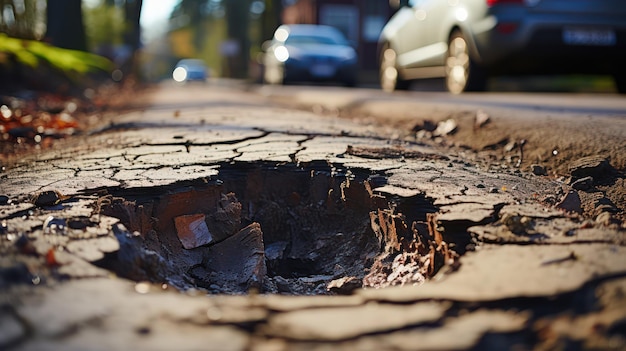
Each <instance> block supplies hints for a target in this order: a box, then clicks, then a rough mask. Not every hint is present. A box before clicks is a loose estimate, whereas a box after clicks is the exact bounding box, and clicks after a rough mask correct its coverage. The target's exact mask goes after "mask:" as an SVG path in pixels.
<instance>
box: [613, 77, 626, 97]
mask: <svg viewBox="0 0 626 351" xmlns="http://www.w3.org/2000/svg"><path fill="white" fill-rule="evenodd" d="M613 80H614V81H615V87H616V88H617V92H618V93H620V94H626V73H618V74H615V75H613Z"/></svg>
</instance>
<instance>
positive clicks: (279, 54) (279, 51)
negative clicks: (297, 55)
mask: <svg viewBox="0 0 626 351" xmlns="http://www.w3.org/2000/svg"><path fill="white" fill-rule="evenodd" d="M274 56H275V57H276V59H277V60H278V61H279V62H285V61H287V60H289V50H287V48H286V47H284V46H279V47H277V48H276V49H274Z"/></svg>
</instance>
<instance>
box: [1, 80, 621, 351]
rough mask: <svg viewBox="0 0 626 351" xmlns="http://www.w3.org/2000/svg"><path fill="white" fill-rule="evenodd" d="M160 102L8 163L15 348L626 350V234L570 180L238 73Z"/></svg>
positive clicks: (9, 287) (10, 332) (6, 300)
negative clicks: (307, 103)
mask: <svg viewBox="0 0 626 351" xmlns="http://www.w3.org/2000/svg"><path fill="white" fill-rule="evenodd" d="M154 94H155V95H154V96H153V97H152V100H153V105H152V107H150V108H148V109H146V110H144V111H136V112H132V113H128V114H126V115H122V116H119V117H116V118H115V119H114V120H113V122H114V123H112V124H110V125H107V126H106V127H104V128H102V129H101V130H98V131H94V132H93V133H91V134H89V135H85V136H83V137H79V138H75V139H73V140H69V141H67V142H66V143H65V144H64V145H63V148H59V149H55V150H53V151H50V152H46V153H41V154H37V155H32V156H29V157H26V158H24V159H23V160H21V161H20V162H19V163H17V164H16V165H13V166H11V167H8V168H7V169H6V170H3V172H2V173H0V176H1V180H0V195H5V196H6V200H5V201H4V203H1V204H0V221H1V223H2V227H1V228H0V233H1V235H0V252H1V253H2V254H1V255H0V303H1V308H0V330H1V331H2V332H0V349H7V350H61V349H63V350H128V349H133V350H220V351H221V350H255V351H256V350H436V349H442V350H443V349H445V350H452V349H476V350H502V349H511V348H515V347H519V348H521V349H614V350H619V349H624V348H625V347H626V336H625V334H624V321H625V320H626V295H625V294H624V291H626V260H624V257H625V255H626V241H625V239H624V238H625V236H624V232H623V230H620V229H618V228H614V227H610V226H605V225H604V224H603V223H596V222H590V221H581V220H580V219H579V218H578V217H577V216H573V215H571V214H568V213H567V212H566V211H564V210H562V209H559V208H557V207H546V206H545V205H543V204H542V203H541V200H544V199H545V198H546V197H553V198H555V199H557V200H559V201H560V200H561V199H564V200H567V196H568V194H569V193H570V190H571V189H570V188H569V186H566V185H565V184H561V183H557V182H554V181H550V180H543V179H542V178H538V177H533V176H532V175H527V174H523V173H515V172H502V173H487V172H484V171H481V170H480V169H479V168H477V167H475V166H474V165H472V164H471V163H468V162H466V161H465V160H462V159H458V158H455V157H453V156H450V155H446V154H442V153H441V152H440V151H436V150H434V149H432V148H430V147H428V146H425V145H421V144H416V143H411V142H402V141H397V140H396V141H391V139H390V135H388V134H386V133H387V131H383V132H380V131H377V130H373V129H372V128H371V127H368V126H365V125H359V124H355V123H353V122H351V121H349V120H346V119H340V118H335V117H331V116H319V115H314V114H312V113H309V112H306V111H298V110H291V109H286V108H281V107H277V106H275V105H271V104H269V103H268V102H267V101H266V99H265V98H264V97H263V96H260V95H256V94H253V93H247V92H243V91H242V90H241V89H237V88H234V87H210V86H200V85H198V86H185V87H174V86H164V87H163V88H162V89H161V90H159V91H157V92H155V93H154ZM229 194H230V195H229ZM557 202H558V201H557ZM566 206H567V203H565V202H561V207H565V208H567V207H566ZM189 216H191V217H189ZM199 219H200V220H199ZM190 223H192V224H190ZM186 240H187V241H186ZM186 243H187V244H188V245H189V246H187V244H186ZM122 277H126V278H130V279H125V278H122ZM424 279H426V280H427V281H426V282H422V281H423V280H424ZM402 284H404V286H400V285H402ZM387 286H388V287H387ZM376 287H381V288H378V289H377V288H376ZM382 287H384V288H382ZM179 290H184V291H183V292H180V291H179ZM301 294H307V295H306V296H296V295H301ZM327 294H330V295H327Z"/></svg>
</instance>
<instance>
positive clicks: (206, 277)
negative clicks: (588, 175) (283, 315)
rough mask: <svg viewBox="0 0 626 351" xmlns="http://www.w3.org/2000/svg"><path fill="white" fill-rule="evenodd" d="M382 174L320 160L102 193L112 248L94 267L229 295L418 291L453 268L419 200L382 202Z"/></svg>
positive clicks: (228, 169) (234, 168)
mask: <svg viewBox="0 0 626 351" xmlns="http://www.w3.org/2000/svg"><path fill="white" fill-rule="evenodd" d="M385 182H386V178H385V176H384V174H376V173H374V172H372V171H370V170H363V169H351V170H346V169H337V168H335V167H333V166H331V165H328V164H326V163H318V164H308V165H306V166H303V165H295V164H282V165H276V164H267V163H260V162H257V163H228V164H222V165H220V168H219V175H218V176H215V177H214V178H212V179H199V180H197V181H194V182H186V183H184V184H177V185H175V186H169V187H154V188H143V189H134V190H119V189H117V190H116V189H109V190H108V194H107V195H105V196H102V197H101V198H100V201H99V208H100V211H101V213H102V214H105V215H109V216H112V217H116V218H119V219H120V222H121V223H122V224H123V226H116V227H115V228H114V232H115V235H116V237H117V238H118V240H119V241H120V250H119V251H118V252H115V253H111V254H107V255H106V256H105V258H104V259H102V260H100V261H99V262H97V264H98V265H99V266H101V267H104V268H107V269H109V270H112V271H114V272H115V273H117V274H118V275H120V276H123V277H126V278H129V279H133V280H136V281H146V280H147V281H152V282H155V283H166V284H169V285H171V286H173V287H175V288H178V289H181V290H186V289H189V288H195V289H202V290H206V291H207V292H209V293H226V294H231V293H234V294H239V293H247V292H250V291H252V290H254V291H257V292H261V293H281V294H296V295H300V294H306V295H312V294H345V293H350V292H351V291H353V290H354V289H356V288H359V287H372V288H381V287H386V286H390V285H405V284H409V285H411V284H419V283H422V282H423V281H425V280H427V279H429V278H430V277H432V276H433V275H434V274H436V273H437V271H438V270H439V269H440V268H441V267H443V266H444V265H450V266H454V262H455V261H456V258H457V257H458V254H457V252H458V251H459V249H458V248H455V243H448V242H446V241H445V240H444V239H445V237H444V236H443V235H442V228H439V227H437V223H436V219H435V217H434V216H433V214H434V213H435V212H436V211H437V208H436V207H435V206H434V205H433V203H432V200H431V199H429V198H427V197H425V196H424V195H416V196H413V197H410V198H402V197H397V196H385V195H384V194H380V193H377V192H376V191H375V190H372V189H373V188H376V187H378V186H380V185H383V184H384V183H385ZM455 251H456V252H455Z"/></svg>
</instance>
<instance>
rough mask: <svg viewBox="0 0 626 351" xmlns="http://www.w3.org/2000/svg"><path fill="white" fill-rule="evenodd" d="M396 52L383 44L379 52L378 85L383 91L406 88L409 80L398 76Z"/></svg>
mask: <svg viewBox="0 0 626 351" xmlns="http://www.w3.org/2000/svg"><path fill="white" fill-rule="evenodd" d="M397 56H398V55H397V54H396V52H395V51H394V50H393V49H392V48H390V47H389V45H385V46H384V47H383V49H382V50H381V53H380V71H379V74H380V87H381V88H382V89H383V90H384V91H388V92H392V91H394V90H407V89H408V88H409V82H408V81H406V80H404V79H402V78H401V77H400V73H399V72H398V67H397Z"/></svg>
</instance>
